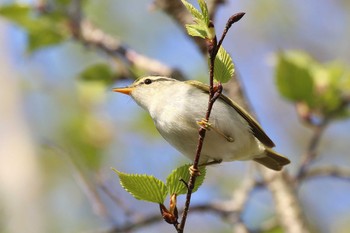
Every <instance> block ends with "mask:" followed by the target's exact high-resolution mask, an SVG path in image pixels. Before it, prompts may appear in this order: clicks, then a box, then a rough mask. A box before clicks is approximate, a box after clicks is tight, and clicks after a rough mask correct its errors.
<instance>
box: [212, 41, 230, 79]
mask: <svg viewBox="0 0 350 233" xmlns="http://www.w3.org/2000/svg"><path fill="white" fill-rule="evenodd" d="M234 72H235V69H234V65H233V62H232V58H231V56H230V54H228V52H227V51H226V50H225V49H224V48H223V47H222V46H221V47H220V49H219V51H218V53H217V55H216V57H215V64H214V78H215V80H217V81H219V82H222V83H226V82H228V81H229V80H230V79H231V78H232V77H233V75H234Z"/></svg>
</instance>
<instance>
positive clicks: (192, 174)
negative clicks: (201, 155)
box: [188, 165, 201, 176]
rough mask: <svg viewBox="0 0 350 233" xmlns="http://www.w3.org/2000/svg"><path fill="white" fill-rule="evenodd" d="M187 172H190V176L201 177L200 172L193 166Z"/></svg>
mask: <svg viewBox="0 0 350 233" xmlns="http://www.w3.org/2000/svg"><path fill="white" fill-rule="evenodd" d="M188 170H189V171H190V175H191V176H200V175H201V172H200V171H199V169H198V168H194V167H193V165H192V166H191V167H189V169H188Z"/></svg>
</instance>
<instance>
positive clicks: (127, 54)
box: [76, 20, 185, 80]
mask: <svg viewBox="0 0 350 233" xmlns="http://www.w3.org/2000/svg"><path fill="white" fill-rule="evenodd" d="M80 27H81V36H80V37H77V38H76V39H77V40H78V41H81V42H82V43H84V44H85V45H87V46H89V47H93V48H97V49H100V50H101V51H103V52H105V53H107V54H108V55H110V56H112V57H116V58H122V59H124V60H125V61H126V62H128V65H131V66H137V67H138V68H140V69H144V70H146V71H147V72H148V73H152V74H159V75H164V76H171V77H173V78H175V79H178V80H185V77H184V75H183V74H182V73H181V71H179V70H177V69H173V68H170V67H169V66H166V65H164V64H163V63H161V62H159V61H157V60H155V59H152V58H149V57H146V56H144V55H141V54H139V53H137V52H136V51H134V50H132V49H130V48H128V47H127V46H125V45H123V44H122V43H121V42H120V41H118V40H117V39H115V38H113V37H112V36H110V35H108V34H106V33H104V32H103V31H102V30H100V29H98V28H96V27H94V26H93V25H92V24H91V23H90V22H89V21H87V20H83V21H82V22H81V25H80Z"/></svg>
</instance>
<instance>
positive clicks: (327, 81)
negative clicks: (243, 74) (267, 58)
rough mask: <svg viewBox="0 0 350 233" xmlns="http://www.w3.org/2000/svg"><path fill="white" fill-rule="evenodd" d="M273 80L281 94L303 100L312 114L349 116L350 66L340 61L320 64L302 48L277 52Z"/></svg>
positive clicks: (337, 116) (288, 98)
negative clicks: (300, 49) (349, 67)
mask: <svg viewBox="0 0 350 233" xmlns="http://www.w3.org/2000/svg"><path fill="white" fill-rule="evenodd" d="M276 84H277V88H278V90H279V92H280V94H281V95H282V96H283V97H284V98H286V99H287V100H289V101H292V102H294V103H303V104H306V105H307V107H308V109H309V110H308V111H309V112H310V113H311V114H315V115H319V116H323V117H324V116H327V117H332V118H343V117H349V116H350V115H349V114H350V112H349V108H348V104H349V102H350V98H349V97H350V70H349V69H347V67H346V66H345V65H343V64H341V63H340V62H332V63H328V64H321V63H319V62H317V61H316V60H314V59H313V58H311V57H310V55H308V54H307V53H305V52H301V51H287V52H283V53H280V54H279V55H278V61H277V67H276Z"/></svg>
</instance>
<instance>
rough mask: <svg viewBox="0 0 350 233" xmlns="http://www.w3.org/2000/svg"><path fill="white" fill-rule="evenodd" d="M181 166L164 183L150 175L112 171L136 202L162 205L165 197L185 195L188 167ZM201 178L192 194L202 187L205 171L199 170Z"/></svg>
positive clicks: (188, 165)
mask: <svg viewBox="0 0 350 233" xmlns="http://www.w3.org/2000/svg"><path fill="white" fill-rule="evenodd" d="M190 166H191V165H190V164H187V165H183V166H181V167H179V168H177V169H175V170H173V171H172V172H171V174H170V175H169V176H168V177H167V179H166V183H164V182H163V181H161V180H159V179H157V178H155V177H154V176H150V175H140V174H126V173H123V172H120V171H118V170H116V169H113V170H114V171H115V172H116V173H117V175H118V176H119V179H120V184H121V186H122V187H123V188H124V189H125V190H126V191H127V192H129V193H130V194H131V195H132V196H134V197H135V198H136V199H138V200H143V201H149V202H154V203H158V204H163V203H164V201H165V198H166V197H167V195H173V194H175V195H181V194H186V193H187V187H186V185H185V183H187V182H188V181H189V179H190V175H189V171H188V169H189V167H190ZM200 172H201V176H199V177H198V179H197V182H196V185H195V187H194V192H195V191H197V190H198V188H199V186H201V185H202V183H203V181H204V178H205V173H206V169H205V167H203V168H201V169H200Z"/></svg>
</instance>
